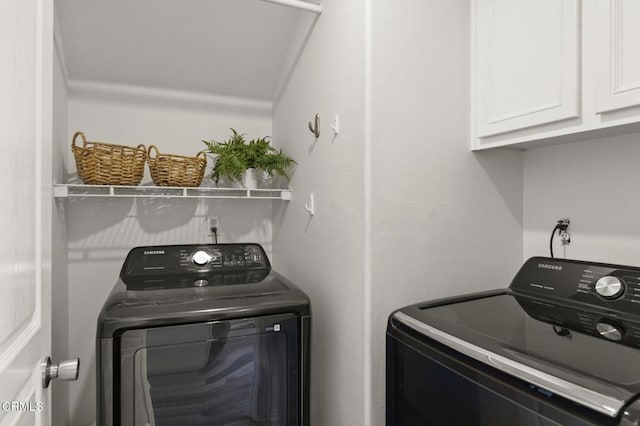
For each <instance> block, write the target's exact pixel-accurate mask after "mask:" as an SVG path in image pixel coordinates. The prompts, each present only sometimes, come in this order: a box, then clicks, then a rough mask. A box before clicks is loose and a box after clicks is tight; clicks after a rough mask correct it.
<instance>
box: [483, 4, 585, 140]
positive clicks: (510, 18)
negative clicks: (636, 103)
mask: <svg viewBox="0 0 640 426" xmlns="http://www.w3.org/2000/svg"><path fill="white" fill-rule="evenodd" d="M476 5H477V7H476V10H475V13H476V18H475V22H476V29H475V30H476V31H475V34H476V39H475V77H476V80H475V86H476V93H475V95H476V96H475V108H476V109H475V111H476V134H477V135H478V136H490V135H496V134H500V133H505V132H509V131H512V130H516V129H524V128H527V127H532V126H536V125H539V124H545V123H552V122H554V121H558V120H564V119H566V118H571V117H577V116H578V113H579V105H578V102H579V82H578V58H579V56H578V30H579V17H578V5H577V1H576V0H536V1H514V0H484V1H478V2H476Z"/></svg>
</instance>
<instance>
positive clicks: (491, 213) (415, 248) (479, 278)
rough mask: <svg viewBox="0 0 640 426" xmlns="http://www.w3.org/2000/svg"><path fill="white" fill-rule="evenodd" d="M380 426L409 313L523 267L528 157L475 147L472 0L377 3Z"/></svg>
mask: <svg viewBox="0 0 640 426" xmlns="http://www.w3.org/2000/svg"><path fill="white" fill-rule="evenodd" d="M372 6H373V9H372V17H373V22H372V33H373V40H372V43H373V44H372V60H373V65H372V84H371V87H372V102H371V107H372V112H371V113H372V116H371V122H372V132H371V134H372V146H371V175H372V184H371V187H372V194H371V196H372V199H371V203H372V208H371V211H370V214H371V238H372V261H371V264H372V271H371V276H372V282H371V283H369V284H368V285H370V286H371V299H372V306H371V312H370V316H369V318H368V320H367V321H368V324H369V327H370V331H369V333H370V335H371V339H372V342H371V354H370V356H371V357H372V362H371V368H370V372H369V374H370V375H371V392H372V396H371V407H370V410H371V418H372V421H371V424H372V425H384V422H385V420H384V418H385V417H384V406H385V404H384V397H385V381H384V372H385V346H384V342H385V340H384V339H385V328H386V320H387V317H388V315H389V314H390V313H391V312H392V311H393V310H395V309H397V308H400V307H402V306H405V305H408V304H413V303H417V302H420V301H424V300H428V299H434V298H438V297H444V296H451V295H455V294H461V293H467V292H473V291H479V290H485V289H489V288H500V287H506V286H508V284H509V282H510V280H511V278H512V277H513V275H514V274H515V272H516V271H517V269H518V267H519V266H520V265H521V262H522V154H521V153H520V152H516V151H504V150H493V151H491V152H481V153H477V154H474V153H472V152H470V150H469V140H470V138H469V106H470V98H469V79H470V74H469V72H470V71H469V67H470V64H469V57H470V45H469V40H470V34H469V31H470V16H469V13H470V10H469V7H470V5H469V2H467V1H445V2H443V1H433V0H431V1H425V0H408V1H405V2H402V7H398V5H397V4H396V3H394V2H387V1H382V0H373V2H372Z"/></svg>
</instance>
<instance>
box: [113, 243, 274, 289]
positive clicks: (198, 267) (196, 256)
mask: <svg viewBox="0 0 640 426" xmlns="http://www.w3.org/2000/svg"><path fill="white" fill-rule="evenodd" d="M270 268H271V265H270V264H269V259H268V258H267V255H266V253H265V252H264V249H263V248H262V247H261V246H260V245H259V244H201V245H200V244H198V245H171V246H150V247H136V248H134V249H133V250H131V251H130V252H129V254H128V255H127V259H126V260H125V262H124V265H123V266H122V270H121V272H120V277H121V278H122V279H123V280H124V279H125V278H127V277H142V276H147V277H148V276H158V275H168V274H171V275H173V274H182V275H188V274H203V273H205V274H208V273H220V272H228V271H238V270H240V271H247V270H257V269H267V270H268V269H270Z"/></svg>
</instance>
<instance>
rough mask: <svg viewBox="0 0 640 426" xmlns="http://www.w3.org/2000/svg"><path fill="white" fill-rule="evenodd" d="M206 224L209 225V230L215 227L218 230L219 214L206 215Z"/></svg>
mask: <svg viewBox="0 0 640 426" xmlns="http://www.w3.org/2000/svg"><path fill="white" fill-rule="evenodd" d="M207 225H209V230H211V228H217V230H218V232H220V216H207Z"/></svg>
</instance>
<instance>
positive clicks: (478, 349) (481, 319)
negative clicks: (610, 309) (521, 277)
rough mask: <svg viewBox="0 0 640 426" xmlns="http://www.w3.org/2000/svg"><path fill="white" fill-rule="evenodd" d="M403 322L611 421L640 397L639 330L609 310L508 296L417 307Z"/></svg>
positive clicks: (403, 314)
mask: <svg viewBox="0 0 640 426" xmlns="http://www.w3.org/2000/svg"><path fill="white" fill-rule="evenodd" d="M398 323H401V324H403V325H405V326H408V327H410V328H411V329H413V330H414V331H417V332H418V333H420V334H422V335H424V336H426V337H428V338H430V339H433V340H436V341H438V342H440V343H442V344H444V345H446V346H449V347H451V348H453V349H455V350H457V351H459V352H461V353H463V354H465V355H467V356H470V357H472V358H474V359H476V360H478V361H481V362H483V363H485V364H487V365H489V366H491V367H494V368H497V369H499V370H502V371H504V372H506V373H509V374H511V375H513V376H515V377H518V378H520V379H522V380H525V381H527V382H530V383H533V384H535V385H537V386H539V387H542V388H545V389H547V390H550V391H552V392H554V393H556V394H558V395H561V396H563V397H565V398H568V399H570V400H573V401H575V402H577V403H580V404H582V405H585V406H587V407H589V408H592V409H594V410H597V411H599V412H601V413H604V414H607V415H609V416H611V417H615V416H617V415H618V413H619V411H620V409H621V408H622V407H623V406H624V405H626V404H627V403H628V402H629V401H631V400H632V399H633V398H634V397H635V395H637V394H639V393H640V363H639V362H638V360H639V359H640V324H639V323H636V322H632V321H629V320H625V321H622V320H621V319H620V318H619V317H617V316H612V315H607V313H606V312H602V311H587V310H584V309H581V308H579V307H571V306H567V305H561V304H558V303H554V302H550V301H546V300H542V299H535V298H530V297H525V296H521V295H516V294H511V293H509V292H507V291H504V292H503V294H497V295H492V296H489V297H479V298H476V299H471V300H469V297H468V296H467V297H466V298H465V299H464V300H462V301H460V302H456V301H455V300H450V301H449V302H447V303H446V304H439V305H436V306H433V305H432V304H428V305H422V306H421V305H414V306H411V307H408V308H405V309H402V310H400V311H399V312H397V313H395V314H394V315H393V316H392V320H391V324H392V325H393V324H396V325H398ZM599 324H601V326H600V327H598V325H599ZM602 324H608V327H604V326H602ZM614 328H615V329H616V330H618V331H619V334H616V333H614V332H612V331H611V330H613V329H614ZM602 330H604V334H603V332H602Z"/></svg>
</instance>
